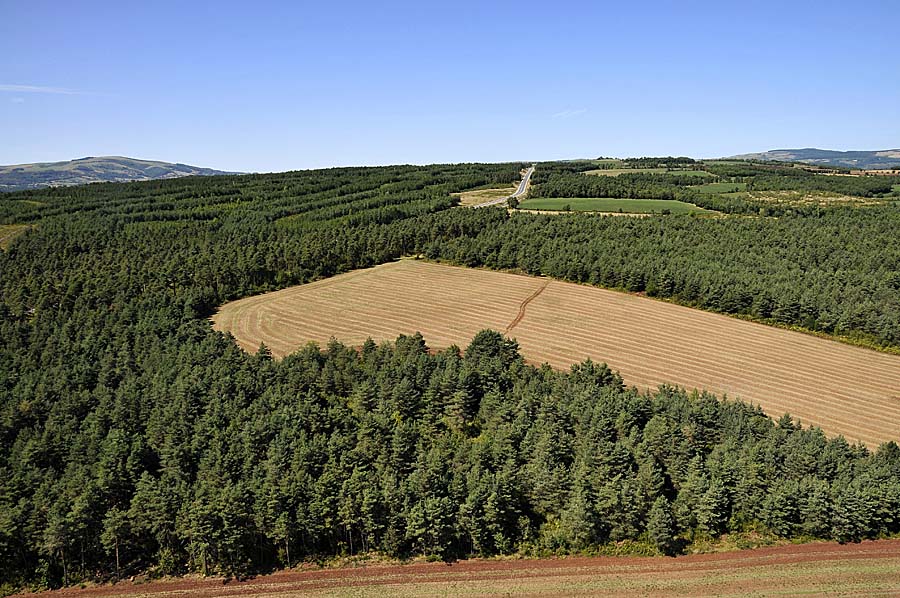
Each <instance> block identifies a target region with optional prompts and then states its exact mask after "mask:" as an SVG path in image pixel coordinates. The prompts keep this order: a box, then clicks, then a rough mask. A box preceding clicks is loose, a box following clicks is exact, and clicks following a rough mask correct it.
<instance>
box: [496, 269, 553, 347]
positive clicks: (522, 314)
mask: <svg viewBox="0 0 900 598" xmlns="http://www.w3.org/2000/svg"><path fill="white" fill-rule="evenodd" d="M548 284H550V281H549V280H548V281H547V282H545V283H544V285H543V286H542V287H541V288H539V289H538V290H536V291H535V292H533V293H532V294H531V295H529V296H528V298H527V299H526V300H525V301H523V302H522V304H521V305H520V306H519V313H518V314H516V319H515V320H513V321H512V322H510V323H509V325H508V326H507V327H506V330H504V331H503V333H504V334H509V331H510V330H512V329H513V328H515V327H516V326H517V325H518V324H519V322H521V321H522V318H524V317H525V308H526V307H528V304H529V303H531V302H532V301H534V300H535V299H537V296H538V295H540V294H541V293H543V292H544V289H546V288H547V285H548Z"/></svg>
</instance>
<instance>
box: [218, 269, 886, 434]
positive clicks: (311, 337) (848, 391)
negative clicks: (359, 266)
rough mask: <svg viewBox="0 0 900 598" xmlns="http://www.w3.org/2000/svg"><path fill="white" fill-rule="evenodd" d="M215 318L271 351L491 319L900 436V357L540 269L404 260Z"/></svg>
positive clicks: (431, 331)
mask: <svg viewBox="0 0 900 598" xmlns="http://www.w3.org/2000/svg"><path fill="white" fill-rule="evenodd" d="M213 322H214V326H215V328H216V329H218V330H223V331H230V332H231V333H232V334H233V335H234V337H235V338H236V340H237V342H238V343H239V344H240V346H241V347H243V348H245V349H246V350H248V351H255V350H256V349H258V348H259V344H260V343H261V342H265V344H266V345H267V346H268V347H269V348H270V349H271V350H272V353H273V354H274V355H275V356H283V355H286V354H288V353H291V352H293V351H295V350H296V349H297V348H299V347H301V346H302V345H304V344H305V343H307V342H309V341H316V342H318V343H320V344H324V343H326V342H328V340H329V339H330V338H331V337H335V338H337V339H338V340H340V341H342V342H344V343H346V344H351V345H360V344H362V343H363V342H364V341H365V340H366V338H367V337H372V338H373V339H374V340H376V341H381V340H393V339H395V338H396V337H397V335H399V334H401V333H402V334H412V333H415V332H416V331H419V332H421V333H422V335H423V336H424V337H425V340H426V342H427V343H428V345H429V346H431V347H433V348H441V347H447V346H449V345H451V344H456V345H458V346H461V347H465V346H466V345H467V344H468V342H469V341H470V340H471V339H472V337H474V336H475V334H476V333H477V332H478V331H479V330H482V329H484V328H491V329H493V330H498V331H507V333H508V334H509V335H510V336H512V337H514V338H516V340H518V342H519V345H520V347H521V351H522V354H523V355H524V356H525V358H526V359H527V360H529V361H530V362H533V363H543V362H547V363H549V364H550V365H551V366H554V367H558V368H567V367H569V366H570V365H571V364H573V363H577V362H580V361H583V360H584V359H585V358H587V357H590V358H591V359H593V360H594V361H597V362H606V363H608V364H609V365H610V367H612V368H613V369H615V370H618V371H619V372H620V373H621V374H622V377H623V378H624V379H625V382H626V383H628V384H631V385H635V386H638V387H640V388H655V387H656V386H658V385H660V384H663V383H667V384H676V385H679V386H683V387H685V388H688V389H694V388H697V389H701V390H709V391H710V392H714V393H716V394H718V395H727V396H728V397H729V398H740V399H742V400H745V401H748V402H751V403H754V404H758V405H760V406H761V407H762V408H763V410H764V411H765V412H766V413H768V414H769V415H771V416H773V417H776V418H777V417H780V416H781V415H783V414H784V413H790V414H791V415H793V416H794V417H796V418H799V419H800V420H801V421H802V422H803V423H804V424H805V425H809V424H813V425H817V426H820V427H821V428H822V429H823V430H824V431H825V432H826V433H828V434H832V435H837V434H843V435H844V436H845V437H846V438H847V439H848V440H850V441H859V442H864V443H866V444H868V445H869V446H871V447H873V448H874V447H877V446H878V445H879V444H880V443H882V442H885V441H887V440H900V356H895V355H888V354H883V353H878V352H875V351H871V350H868V349H864V348H860V347H853V346H849V345H845V344H842V343H839V342H836V341H830V340H826V339H822V338H818V337H814V336H811V335H806V334H802V333H798V332H791V331H787V330H781V329H777V328H772V327H769V326H765V325H762V324H755V323H751V322H746V321H742V320H738V319H735V318H730V317H727V316H722V315H718V314H712V313H708V312H704V311H700V310H695V309H690V308H687V307H682V306H678V305H674V304H671V303H666V302H662V301H656V300H653V299H648V298H645V297H638V296H635V295H629V294H626V293H618V292H614V291H608V290H604V289H598V288H595V287H589V286H582V285H578V284H572V283H565V282H559V281H549V282H548V280H547V279H545V278H535V277H529V276H521V275H516V274H506V273H501V272H491V271H487V270H475V269H468V268H457V267H452V266H445V265H440V264H431V263H426V262H419V261H415V260H401V261H399V262H393V263H389V264H384V265H381V266H377V267H375V268H370V269H367V270H358V271H354V272H350V273H347V274H342V275H339V276H335V277H333V278H329V279H326V280H321V281H318V282H314V283H311V284H306V285H300V286H296V287H292V288H289V289H284V290H281V291H276V292H273V293H267V294H265V295H258V296H255V297H249V298H246V299H241V300H239V301H234V302H232V303H228V304H226V305H224V306H223V307H222V308H221V309H220V311H219V312H218V313H217V314H216V315H215V316H214V318H213Z"/></svg>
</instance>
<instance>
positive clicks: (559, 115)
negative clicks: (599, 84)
mask: <svg viewBox="0 0 900 598" xmlns="http://www.w3.org/2000/svg"><path fill="white" fill-rule="evenodd" d="M585 112H587V108H578V109H577V110H563V111H562V112H557V113H556V114H553V115H551V118H572V117H573V116H579V115H581V114H584V113H585Z"/></svg>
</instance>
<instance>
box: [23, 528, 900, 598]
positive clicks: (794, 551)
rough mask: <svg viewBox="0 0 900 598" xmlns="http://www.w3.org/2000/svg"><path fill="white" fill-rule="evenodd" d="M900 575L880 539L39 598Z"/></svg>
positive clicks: (617, 586) (898, 563) (465, 591)
mask: <svg viewBox="0 0 900 598" xmlns="http://www.w3.org/2000/svg"><path fill="white" fill-rule="evenodd" d="M898 570H900V541H897V540H881V541H877V542H863V543H861V544H849V545H843V546H842V545H839V544H821V543H820V544H804V545H800V546H782V547H778V548H760V549H756V550H746V551H740V552H726V553H718V554H704V555H689V556H684V557H678V558H674V559H667V558H653V557H649V558H634V557H596V558H560V559H542V560H529V559H524V560H471V561H460V562H457V563H453V564H445V563H416V564H408V565H394V566H391V565H370V566H358V567H352V568H343V569H305V570H304V569H294V570H290V571H280V572H278V573H275V574H272V575H261V576H259V577H254V578H250V579H247V580H245V581H236V580H222V579H221V578H199V577H195V578H184V579H170V580H164V581H154V582H150V583H141V584H135V583H130V582H127V581H126V582H122V583H119V584H117V585H114V586H97V587H92V588H86V589H75V588H72V589H64V590H57V591H54V592H52V594H51V593H49V592H47V593H43V594H38V595H37V596H64V597H67V598H101V597H102V598H117V597H122V598H138V597H144V596H147V597H150V596H154V597H171V596H186V595H190V596H200V597H203V598H212V597H216V596H242V597H244V598H253V597H257V596H409V597H416V598H418V597H421V596H576V595H578V596H773V595H779V596H788V595H789V596H798V595H809V596H833V595H834V596H896V595H898V594H900V576H898V575H897V571H898ZM32 596H34V594H32Z"/></svg>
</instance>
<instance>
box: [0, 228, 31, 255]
mask: <svg viewBox="0 0 900 598" xmlns="http://www.w3.org/2000/svg"><path fill="white" fill-rule="evenodd" d="M27 228H28V225H27V224H0V249H6V248H7V247H9V244H10V243H12V240H13V239H15V238H16V237H17V236H19V235H21V234H22V233H23V232H25V229H27Z"/></svg>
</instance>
